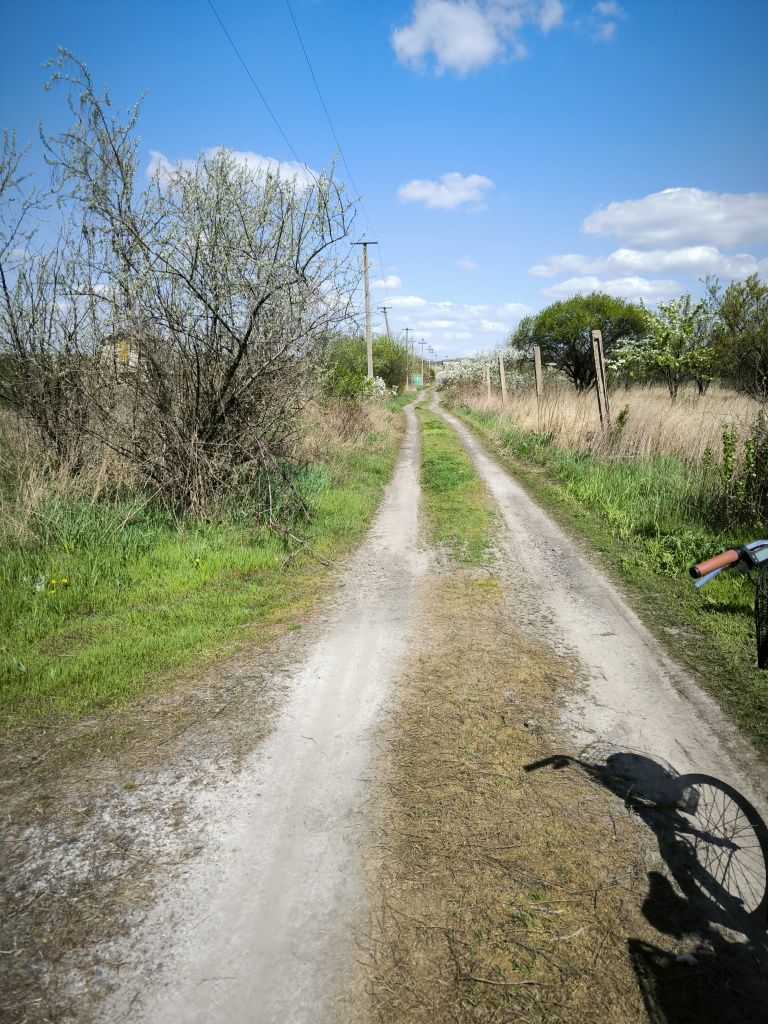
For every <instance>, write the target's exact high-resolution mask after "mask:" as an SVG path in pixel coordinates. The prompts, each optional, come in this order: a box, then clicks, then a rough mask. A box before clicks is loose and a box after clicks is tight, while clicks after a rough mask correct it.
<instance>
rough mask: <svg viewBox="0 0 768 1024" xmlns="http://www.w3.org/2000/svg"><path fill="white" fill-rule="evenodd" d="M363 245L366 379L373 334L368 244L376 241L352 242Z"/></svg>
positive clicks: (376, 243) (369, 371)
mask: <svg viewBox="0 0 768 1024" xmlns="http://www.w3.org/2000/svg"><path fill="white" fill-rule="evenodd" d="M352 244H353V245H362V247H363V277H364V278H365V351H366V355H367V357H368V380H373V336H372V334H371V288H370V282H369V281H368V246H369V245H378V244H379V243H378V242H353V243H352Z"/></svg>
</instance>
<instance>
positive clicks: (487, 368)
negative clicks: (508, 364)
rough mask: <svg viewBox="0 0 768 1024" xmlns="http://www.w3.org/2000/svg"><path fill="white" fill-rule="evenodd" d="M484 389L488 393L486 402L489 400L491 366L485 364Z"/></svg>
mask: <svg viewBox="0 0 768 1024" xmlns="http://www.w3.org/2000/svg"><path fill="white" fill-rule="evenodd" d="M485 387H486V390H487V392H488V401H490V400H491V364H490V363H486V364H485Z"/></svg>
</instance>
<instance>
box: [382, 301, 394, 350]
mask: <svg viewBox="0 0 768 1024" xmlns="http://www.w3.org/2000/svg"><path fill="white" fill-rule="evenodd" d="M379 309H380V310H381V312H382V313H383V314H384V323H385V324H386V325H387V337H388V338H389V340H390V341H392V332H391V331H390V329H389V311H390V309H392V307H391V306H379Z"/></svg>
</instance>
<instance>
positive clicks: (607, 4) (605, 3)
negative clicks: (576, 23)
mask: <svg viewBox="0 0 768 1024" xmlns="http://www.w3.org/2000/svg"><path fill="white" fill-rule="evenodd" d="M594 10H595V14H602V16H603V17H604V18H621V17H623V16H624V11H623V9H622V8H621V7H620V6H619V5H618V4H617V3H614V2H613V0H598V3H596V4H595V8H594Z"/></svg>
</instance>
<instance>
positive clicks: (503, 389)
mask: <svg viewBox="0 0 768 1024" xmlns="http://www.w3.org/2000/svg"><path fill="white" fill-rule="evenodd" d="M499 376H500V377H501V404H502V405H506V404H507V375H506V373H505V372H504V353H503V352H499Z"/></svg>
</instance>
